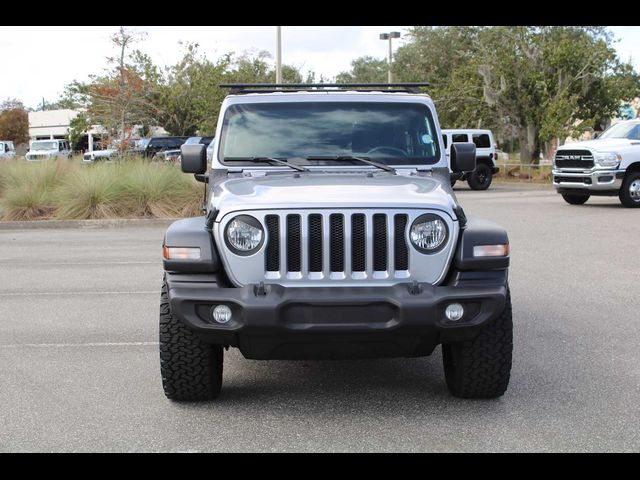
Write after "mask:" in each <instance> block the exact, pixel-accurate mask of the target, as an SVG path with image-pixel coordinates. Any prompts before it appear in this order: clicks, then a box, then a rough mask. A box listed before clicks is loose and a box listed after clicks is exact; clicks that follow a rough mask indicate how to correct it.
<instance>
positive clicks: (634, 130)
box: [599, 122, 640, 140]
mask: <svg viewBox="0 0 640 480" xmlns="http://www.w3.org/2000/svg"><path fill="white" fill-rule="evenodd" d="M599 138H628V139H629V140H640V123H636V122H631V123H629V122H620V123H616V124H615V125H612V126H611V127H609V128H607V129H606V130H605V131H604V133H603V134H602V135H600V137H599Z"/></svg>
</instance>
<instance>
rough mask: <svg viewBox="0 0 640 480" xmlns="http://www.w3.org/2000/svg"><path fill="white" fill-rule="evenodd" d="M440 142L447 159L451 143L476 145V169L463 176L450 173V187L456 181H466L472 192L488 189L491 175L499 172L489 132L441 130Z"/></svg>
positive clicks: (493, 144)
mask: <svg viewBox="0 0 640 480" xmlns="http://www.w3.org/2000/svg"><path fill="white" fill-rule="evenodd" d="M442 140H443V141H444V146H445V148H446V152H447V158H449V155H450V152H451V144H452V143H469V142H473V143H475V145H476V169H475V170H474V171H473V172H470V173H465V174H460V173H454V172H451V185H452V186H453V185H454V184H455V183H456V181H457V180H466V181H467V183H468V184H469V186H470V187H471V188H472V189H473V190H486V189H487V188H489V185H491V180H492V179H493V175H494V174H495V173H498V171H499V170H500V169H499V168H498V167H496V144H495V142H494V141H493V133H491V130H480V129H468V128H465V129H450V130H442ZM449 163H451V162H449Z"/></svg>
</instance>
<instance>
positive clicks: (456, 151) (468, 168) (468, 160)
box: [451, 143, 476, 172]
mask: <svg viewBox="0 0 640 480" xmlns="http://www.w3.org/2000/svg"><path fill="white" fill-rule="evenodd" d="M475 169H476V145H475V143H454V144H452V145H451V171H453V172H473V171H474V170H475Z"/></svg>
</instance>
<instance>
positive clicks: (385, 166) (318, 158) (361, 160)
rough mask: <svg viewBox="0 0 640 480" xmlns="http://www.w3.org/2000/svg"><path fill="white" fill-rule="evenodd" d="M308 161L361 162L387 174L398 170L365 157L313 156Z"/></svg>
mask: <svg viewBox="0 0 640 480" xmlns="http://www.w3.org/2000/svg"><path fill="white" fill-rule="evenodd" d="M307 160H337V161H342V160H357V161H359V162H363V163H366V164H368V165H373V166H374V167H378V168H380V169H382V170H386V171H387V172H393V173H396V170H395V169H394V168H392V167H390V166H389V165H386V164H384V163H380V162H374V161H373V160H369V159H368V158H363V157H354V156H351V155H311V156H309V157H307Z"/></svg>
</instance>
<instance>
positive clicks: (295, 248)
mask: <svg viewBox="0 0 640 480" xmlns="http://www.w3.org/2000/svg"><path fill="white" fill-rule="evenodd" d="M301 243H302V242H301V232H300V215H287V271H288V272H300V271H302V266H301V250H302V245H301Z"/></svg>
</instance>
